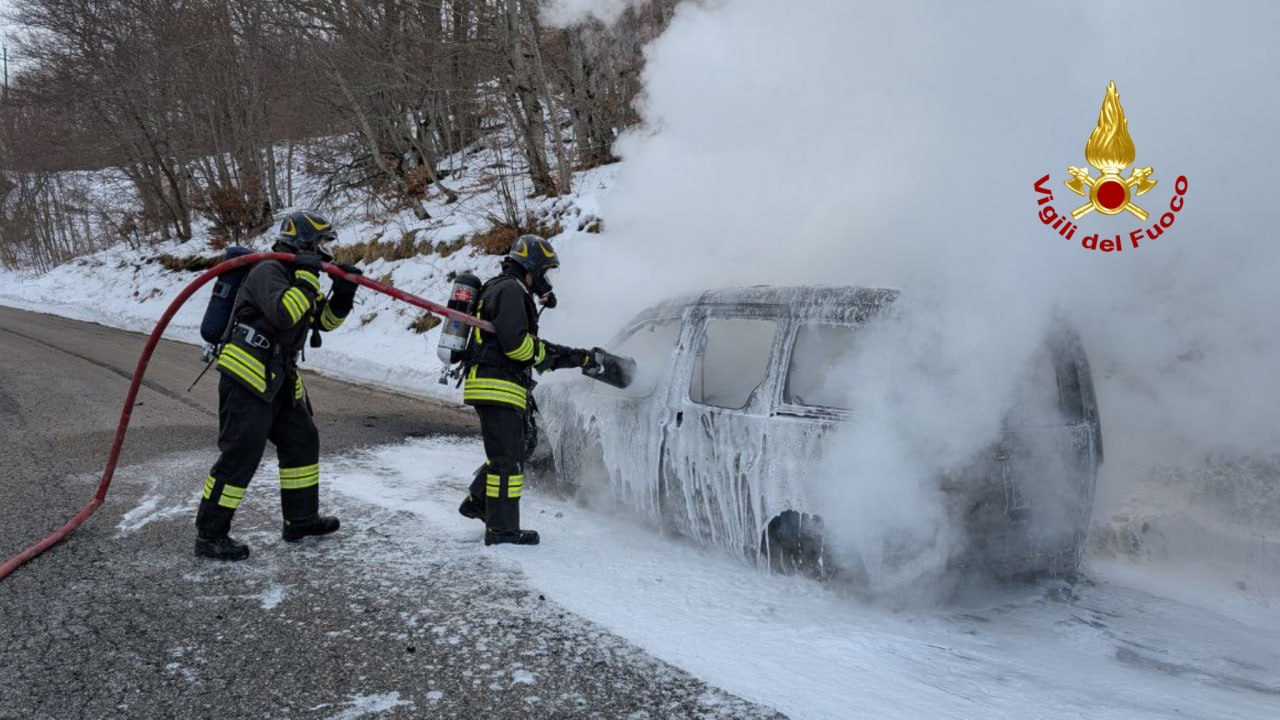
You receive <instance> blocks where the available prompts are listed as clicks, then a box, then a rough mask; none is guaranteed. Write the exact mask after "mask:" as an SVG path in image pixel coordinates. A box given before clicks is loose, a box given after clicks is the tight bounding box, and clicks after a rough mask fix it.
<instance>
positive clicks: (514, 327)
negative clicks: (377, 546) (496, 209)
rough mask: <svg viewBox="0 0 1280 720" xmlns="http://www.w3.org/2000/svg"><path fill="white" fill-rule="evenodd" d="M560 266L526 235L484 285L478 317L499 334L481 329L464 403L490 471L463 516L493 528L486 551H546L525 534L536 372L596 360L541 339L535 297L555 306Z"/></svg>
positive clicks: (483, 472) (480, 477)
mask: <svg viewBox="0 0 1280 720" xmlns="http://www.w3.org/2000/svg"><path fill="white" fill-rule="evenodd" d="M559 266H560V259H559V258H558V257H556V253H555V250H554V249H553V248H552V247H551V243H549V242H547V241H546V240H545V239H543V238H541V237H538V236H537V235H521V236H520V237H519V238H517V239H516V241H515V244H514V245H512V247H511V252H510V253H508V254H507V256H506V257H505V258H503V261H502V274H500V275H498V276H497V277H495V278H493V279H492V280H490V281H488V282H487V283H485V284H484V287H483V288H481V290H480V297H479V300H478V304H477V306H476V315H478V316H479V317H480V318H481V319H483V320H488V321H489V322H491V323H493V327H494V332H492V333H491V332H488V331H485V330H481V329H479V328H473V330H472V332H473V336H472V338H471V346H470V348H469V350H468V353H469V358H468V360H467V363H468V369H467V371H466V375H465V380H464V382H465V385H464V386H463V394H462V398H463V402H465V403H466V404H468V405H471V406H473V407H475V409H476V413H477V414H478V415H479V416H480V433H481V435H482V436H483V438H484V451H485V457H486V460H485V464H484V465H483V466H481V468H480V470H479V471H478V472H477V473H476V477H475V480H474V481H473V482H472V483H471V488H470V493H469V494H468V495H467V498H466V499H465V500H463V501H462V505H461V506H460V507H459V508H458V512H460V513H461V514H463V515H464V516H466V517H469V518H475V519H481V520H484V522H485V532H484V544H485V545H496V544H499V543H515V544H518V545H536V544H538V533H537V532H535V531H533V530H523V529H521V527H520V495H521V491H522V490H523V489H524V471H523V469H522V468H523V464H524V458H525V417H524V414H525V412H526V411H527V410H528V407H529V388H530V387H531V385H532V384H533V383H532V380H533V377H532V371H533V370H535V369H536V370H538V371H539V372H545V371H548V370H556V369H561V368H568V367H584V366H586V365H587V364H589V363H590V362H592V359H591V353H589V352H587V351H586V350H576V349H571V348H566V347H562V346H560V345H554V344H552V343H548V342H544V341H543V340H541V339H539V338H538V311H537V308H536V306H535V304H534V297H535V296H536V297H537V298H538V299H539V301H541V302H542V303H543V305H544V306H546V307H552V306H554V305H555V294H554V292H553V291H552V288H551V282H550V279H549V278H548V277H547V274H548V272H550V271H551V270H554V269H556V268H558V267H559Z"/></svg>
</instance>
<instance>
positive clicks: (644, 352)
mask: <svg viewBox="0 0 1280 720" xmlns="http://www.w3.org/2000/svg"><path fill="white" fill-rule="evenodd" d="M679 339H680V318H671V319H669V320H658V321H655V322H647V323H645V324H643V325H641V326H640V327H637V328H636V329H635V330H633V331H632V332H631V334H630V335H627V337H626V338H625V339H624V340H623V341H622V342H621V343H620V344H619V345H618V347H617V349H616V350H614V352H615V353H617V354H618V355H625V356H626V357H629V358H631V359H633V360H635V361H636V376H635V377H634V378H633V379H632V380H631V384H630V385H628V386H627V387H626V389H622V390H619V389H617V388H615V387H613V386H611V385H606V384H604V383H593V384H592V385H593V388H594V389H595V390H596V391H597V392H602V393H607V394H609V395H625V396H627V397H636V398H642V397H649V396H650V395H652V394H653V391H654V390H655V389H656V388H657V386H658V381H659V380H661V379H662V376H663V374H664V372H665V371H666V369H667V365H669V364H670V363H671V351H672V350H673V349H674V348H675V346H676V341H677V340H679Z"/></svg>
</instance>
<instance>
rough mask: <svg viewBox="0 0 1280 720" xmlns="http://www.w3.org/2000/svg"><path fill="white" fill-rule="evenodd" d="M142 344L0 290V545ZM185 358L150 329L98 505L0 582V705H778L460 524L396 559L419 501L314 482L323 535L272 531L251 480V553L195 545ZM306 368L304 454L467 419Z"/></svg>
mask: <svg viewBox="0 0 1280 720" xmlns="http://www.w3.org/2000/svg"><path fill="white" fill-rule="evenodd" d="M143 342H144V338H143V337H142V336H140V335H136V334H132V333H126V332H122V331H118V330H113V329H110V328H106V327H102V326H98V325H92V324H86V323H80V322H75V321H71V320H66V319H63V318H57V317H53V316H47V315H37V314H32V313H27V312H22V311H18V310H12V309H8V308H0V457H2V458H3V459H2V461H0V560H3V559H5V558H7V557H9V556H11V555H13V554H14V553H16V552H18V551H20V550H21V549H23V548H25V547H27V546H28V545H30V544H31V543H32V542H34V541H36V540H38V539H40V538H43V537H45V536H46V535H48V534H49V533H51V532H52V531H54V530H55V529H57V528H58V527H60V526H61V525H62V524H63V523H64V522H65V521H66V520H67V519H68V518H70V517H71V516H72V515H73V514H74V513H75V512H76V511H77V510H79V509H80V508H81V507H82V506H83V505H84V504H85V503H86V502H87V501H88V499H89V498H90V497H91V495H92V493H93V490H94V488H95V487H96V485H97V482H98V478H99V476H100V474H101V472H102V466H103V463H104V461H105V458H106V454H107V450H108V449H109V447H110V443H111V439H112V437H113V435H114V431H115V426H116V422H117V420H118V417H119V413H120V403H121V402H122V400H123V398H124V394H125V391H126V389H127V386H128V381H129V378H130V377H131V374H132V372H133V368H134V366H135V364H136V362H137V357H138V354H139V352H140V350H141V348H142V345H143ZM319 352H323V350H320V351H319ZM200 367H201V365H200V363H199V357H198V350H197V349H196V348H194V347H192V346H190V345H183V344H178V343H170V342H164V343H162V344H161V346H160V347H159V349H158V350H157V353H156V355H155V357H154V359H153V360H152V362H151V366H150V368H149V369H148V370H147V373H146V382H145V386H144V389H143V390H142V392H141V393H140V394H139V397H138V404H137V406H136V407H135V409H134V414H133V422H132V424H131V426H130V432H129V436H128V439H127V441H126V443H125V450H124V454H123V456H122V459H121V464H122V466H121V468H120V469H119V470H118V471H117V474H116V480H115V483H114V484H113V486H112V491H111V493H110V494H109V495H108V497H107V501H106V503H105V504H104V505H103V507H102V508H101V509H99V511H98V512H97V513H96V514H95V515H94V516H93V517H91V518H90V519H89V521H88V522H87V523H86V524H85V525H84V526H83V527H81V528H80V529H79V530H77V531H76V532H75V533H74V534H73V535H72V536H71V537H70V538H69V539H68V540H66V541H64V542H63V543H61V544H60V545H58V546H56V547H54V548H53V549H51V550H50V551H48V552H46V553H45V554H44V555H42V556H41V557H39V558H37V559H35V560H34V561H32V562H31V563H29V564H28V565H26V566H25V567H23V568H20V569H19V570H18V571H17V572H15V573H14V574H13V575H11V576H10V577H8V578H7V579H5V580H0V718H23V719H28V718H59V719H61V718H107V717H128V718H172V717H188V718H260V717H261V718H266V717H271V718H277V717H279V718H286V717H287V718H311V717H315V718H358V717H459V718H471V717H476V718H479V717H485V718H526V717H527V718H578V717H582V718H624V717H625V718H668V717H680V718H684V717H734V718H740V717H776V715H775V713H773V711H772V710H770V709H768V708H761V707H758V706H754V705H751V704H748V703H746V702H744V701H741V700H739V699H737V698H735V697H732V696H729V695H727V694H725V693H723V692H722V691H719V690H717V689H715V688H711V687H708V686H706V685H705V684H704V683H702V682H700V681H698V680H697V679H696V678H693V677H691V676H689V675H688V674H686V673H684V672H682V671H680V670H677V669H675V668H673V667H671V666H669V665H667V664H665V663H662V662H660V661H658V660H655V659H653V658H652V657H650V656H648V655H646V654H645V653H644V652H643V651H641V650H639V649H638V648H636V647H634V646H632V645H630V644H628V643H627V642H625V641H623V640H621V639H619V638H617V637H615V636H612V635H610V634H609V633H608V632H607V631H605V630H603V629H601V628H599V627H596V626H594V625H592V624H590V623H588V622H586V621H584V620H582V619H580V618H577V617H575V616H572V615H571V614H569V613H567V612H566V611H564V610H563V609H561V608H559V607H557V606H556V605H555V604H554V603H552V602H550V601H548V600H545V599H544V598H543V597H541V596H540V595H538V594H537V593H536V592H533V591H530V590H529V589H528V588H527V587H526V586H525V584H524V583H523V581H522V579H521V578H520V577H519V576H518V575H513V574H512V571H511V570H510V569H509V566H508V565H502V564H498V563H494V562H493V561H492V560H491V559H490V558H489V557H488V556H486V554H485V553H484V552H483V551H482V550H481V545H480V543H479V542H475V543H467V544H459V543H456V542H448V541H444V540H441V541H439V542H438V543H436V545H435V546H433V547H432V554H431V557H430V558H428V559H426V560H425V561H422V560H420V561H419V562H415V563H414V564H413V565H412V567H405V563H402V562H398V561H397V558H398V557H403V552H399V551H398V550H397V549H398V548H400V549H403V548H404V547H408V546H409V544H408V543H406V539H407V538H409V537H410V536H412V535H413V534H414V533H415V532H416V531H418V530H420V528H419V527H418V525H419V524H420V523H421V522H422V520H421V518H417V517H415V516H413V515H410V514H409V513H399V512H388V511H385V510H377V509H373V508H370V507H367V506H362V505H360V504H358V503H354V502H353V501H350V500H347V499H342V498H333V497H330V496H328V495H327V494H325V492H324V490H323V481H322V491H321V503H322V508H323V509H326V510H328V511H330V512H336V513H337V514H339V515H340V516H341V517H342V519H343V529H342V530H341V531H340V532H339V533H338V534H337V535H336V536H333V537H330V538H323V539H310V540H307V541H306V542H303V543H300V544H297V545H287V544H285V543H283V542H282V541H280V539H279V522H280V519H279V510H278V509H277V508H278V506H275V505H274V504H273V503H271V502H268V501H266V499H267V498H269V497H270V494H269V493H267V492H261V488H259V490H260V492H259V493H258V494H251V495H250V497H249V498H248V499H246V502H245V504H244V505H243V506H242V508H241V511H240V513H239V514H238V515H237V518H236V526H235V532H236V535H237V536H238V537H240V538H241V539H243V540H246V541H248V542H249V543H250V544H251V545H252V546H253V551H254V554H253V557H251V558H250V559H249V560H248V561H247V562H244V563H234V564H223V563H216V562H213V561H208V560H202V559H198V558H195V557H194V556H193V554H192V542H193V539H194V524H193V523H194V508H195V503H196V499H197V495H198V493H199V490H200V484H201V482H202V480H203V478H204V475H205V473H206V472H207V470H208V466H209V465H210V464H211V463H212V462H213V460H214V457H215V453H216V449H215V440H216V433H217V428H216V397H215V394H216V393H215V389H216V385H217V382H216V377H212V374H211V375H210V376H206V378H205V379H204V380H203V381H202V382H201V384H200V385H199V386H198V387H197V388H196V389H195V390H194V391H192V392H190V393H188V392H187V391H186V388H187V386H188V385H190V383H191V381H192V380H193V379H194V377H195V374H196V373H197V372H198V371H199V369H200ZM308 387H309V389H310V392H311V395H312V399H313V401H314V404H315V406H316V410H317V424H318V425H319V427H320V433H321V440H322V457H321V463H322V468H323V463H324V458H325V457H326V456H328V457H332V456H334V455H336V454H342V453H354V454H358V453H359V452H360V448H362V447H366V446H371V445H378V444H387V443H395V442H399V441H402V440H404V439H405V438H406V437H413V436H425V435H436V434H455V435H456V434H472V433H474V432H475V430H476V427H475V423H474V420H473V416H472V413H471V412H469V411H468V410H466V409H465V408H459V407H453V406H446V405H443V404H439V403H434V402H432V401H428V400H423V399H420V398H410V397H406V396H401V395H396V394H393V393H389V392H384V391H380V390H376V389H372V388H368V387H362V386H358V385H351V384H346V383H341V382H337V381H334V380H329V379H326V378H322V377H318V376H310V377H309V378H308ZM269 457H270V449H268V458H269ZM268 462H269V461H268ZM259 482H261V479H260V481H259ZM252 492H253V489H252V488H251V493H252ZM412 547H413V548H415V552H420V550H417V548H420V547H422V543H421V542H420V541H419V542H416V543H414V544H412ZM519 550H520V551H529V552H536V551H537V549H536V548H521V549H519ZM424 568H426V570H425V571H424ZM618 602H626V598H618Z"/></svg>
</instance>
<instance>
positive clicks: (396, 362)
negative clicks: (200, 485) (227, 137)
mask: <svg viewBox="0 0 1280 720" xmlns="http://www.w3.org/2000/svg"><path fill="white" fill-rule="evenodd" d="M455 160H456V161H457V162H458V163H464V162H468V161H469V162H470V166H471V167H474V168H476V169H475V170H473V171H466V172H459V173H457V174H455V175H454V176H451V177H450V180H449V182H450V184H451V186H452V187H453V188H454V189H456V190H459V191H461V192H464V193H466V194H464V195H463V196H462V199H461V200H459V201H458V202H457V203H452V204H446V203H444V202H443V199H442V198H438V199H437V202H434V203H430V202H429V203H428V204H427V209H428V211H429V212H430V214H431V215H432V219H429V220H425V221H420V220H417V219H416V218H414V216H413V215H412V213H409V212H407V211H406V212H402V213H394V214H385V213H373V214H372V217H369V216H368V215H369V214H368V213H364V212H361V211H360V209H359V205H358V201H357V199H355V198H347V199H346V200H345V201H344V202H345V204H342V205H339V206H325V205H319V204H313V205H308V204H307V203H306V202H305V201H303V202H299V203H298V205H297V207H300V208H301V207H314V208H316V209H318V210H320V211H321V212H323V213H327V214H329V215H330V217H331V218H333V219H334V220H335V224H336V225H337V228H338V231H339V241H338V243H336V244H335V246H334V247H342V246H343V245H349V244H353V243H357V242H361V241H364V240H368V239H370V238H378V237H381V238H382V239H383V242H388V241H395V240H397V239H399V238H400V237H401V236H403V235H404V234H405V233H409V232H417V233H418V237H419V238H420V239H429V240H430V241H432V242H434V243H435V244H437V245H441V244H443V245H448V244H450V243H453V242H454V241H456V240H458V239H460V238H466V237H469V236H470V235H472V234H474V233H476V232H480V231H484V230H488V229H489V227H490V225H491V220H490V218H491V217H494V216H498V215H500V210H499V209H498V208H497V207H496V206H497V204H498V202H499V201H498V199H497V198H496V197H495V195H494V194H493V193H492V192H488V191H487V190H486V188H487V186H484V185H483V184H482V182H481V180H480V178H479V176H480V175H481V174H482V168H483V167H484V166H485V161H486V157H485V154H484V153H481V156H480V157H478V158H469V159H467V158H463V159H455ZM301 172H302V170H301V168H300V169H299V173H301ZM613 172H614V168H611V167H604V168H598V169H595V170H590V171H586V172H581V173H578V174H577V175H576V176H575V179H574V180H575V182H574V187H575V191H574V192H573V193H572V194H570V195H567V196H565V197H561V198H556V199H537V200H531V201H528V204H527V208H526V210H527V212H529V213H531V214H534V215H538V216H541V217H546V218H550V219H553V220H557V221H559V222H561V223H562V224H563V226H564V227H565V232H562V233H561V234H559V235H557V236H555V238H554V240H555V242H556V245H557V247H559V248H560V249H561V250H562V252H563V250H564V249H565V248H566V247H567V248H569V252H570V253H571V252H572V247H573V245H574V243H575V241H576V240H577V239H578V238H579V237H580V236H582V235H585V234H586V233H585V232H583V231H582V230H580V229H579V228H580V227H585V226H587V225H589V224H590V222H591V221H592V220H594V219H595V218H596V217H597V216H598V215H597V214H598V212H599V211H598V203H597V195H598V194H599V193H600V192H602V191H603V190H605V189H607V188H608V186H609V183H610V180H611V178H612V175H613ZM97 182H98V183H99V185H100V186H101V187H104V188H106V187H113V183H115V182H116V179H115V178H114V177H113V174H112V173H110V172H109V171H107V172H103V173H99V174H98V177H97ZM301 185H302V187H303V188H304V191H303V192H302V193H301V195H302V196H303V197H305V196H307V195H308V194H312V195H314V194H315V193H317V192H318V190H319V182H318V180H317V179H315V178H304V179H303V181H302V182H301ZM308 190H309V193H308ZM518 190H519V189H517V191H518ZM287 210H288V209H286V210H285V211H282V212H286V211H287ZM207 241H208V234H207V229H201V230H200V231H199V232H198V233H197V234H196V236H195V237H194V238H193V239H191V240H188V241H186V242H177V241H172V240H171V241H166V242H161V243H158V244H155V245H153V246H151V247H149V248H144V249H141V250H135V249H131V248H129V247H127V246H125V245H124V244H118V245H115V246H113V247H111V248H109V249H107V250H104V251H102V252H99V253H95V254H92V255H88V256H85V257H82V258H79V259H77V260H73V261H71V262H68V263H66V264H64V265H62V266H60V267H57V268H55V269H54V270H53V271H51V272H49V273H46V274H43V275H37V274H34V273H28V272H23V271H11V270H4V269H0V303H3V304H5V305H8V306H11V307H18V308H23V309H28V310H34V311H37V312H45V313H53V314H56V315H62V316H66V317H71V318H76V319H79V320H86V321H91V322H96V323H101V324H104V325H110V326H112V327H119V328H124V329H128V330H135V331H139V332H150V331H151V330H152V328H153V327H154V326H155V323H156V321H157V320H158V319H159V318H160V316H161V315H162V314H163V313H164V311H165V309H166V308H167V307H168V305H169V303H170V302H171V300H172V299H173V298H174V297H175V296H176V295H177V293H178V292H179V291H180V290H181V289H182V288H183V287H184V286H185V285H186V284H187V283H189V282H191V281H192V280H194V279H195V278H196V277H197V275H198V273H196V272H183V273H174V272H171V271H169V270H166V269H165V268H164V267H163V266H162V265H161V264H160V263H158V262H156V261H155V259H156V258H158V257H160V256H161V255H172V256H175V257H180V258H185V257H188V256H192V255H199V256H208V257H215V256H217V255H218V252H217V251H214V250H211V249H209V247H208V244H207ZM270 242H271V241H270V234H268V235H267V236H264V237H260V238H257V239H255V241H254V242H253V244H252V247H253V248H254V249H256V250H260V251H265V250H269V249H270ZM360 265H361V268H362V269H363V270H364V272H365V275H366V276H367V277H369V278H371V279H374V280H378V281H381V282H387V281H390V282H391V283H392V284H393V285H394V286H395V287H397V288H399V289H401V290H405V291H408V292H410V293H413V294H415V295H419V296H421V297H424V298H426V299H428V300H433V301H436V302H441V303H443V302H445V300H446V299H447V295H448V290H449V287H450V282H449V280H448V279H447V276H448V275H449V274H450V273H456V272H463V271H470V272H475V273H477V274H479V275H480V276H481V277H482V278H483V277H488V276H490V275H492V274H494V273H495V272H496V271H497V268H498V257H496V256H492V255H486V254H483V253H481V252H479V251H478V250H476V249H475V248H473V247H471V246H470V245H467V246H464V247H463V248H462V249H461V250H458V251H457V252H454V253H452V254H449V255H448V256H447V257H441V256H439V255H436V254H428V255H420V256H417V257H413V258H409V259H405V260H395V261H388V260H374V261H372V262H368V263H361V264H360ZM211 288H212V283H210V284H209V285H207V286H206V287H205V288H204V289H202V290H201V291H200V292H198V293H197V294H196V295H195V296H194V297H192V298H191V300H190V301H189V302H188V303H187V304H186V305H185V306H184V307H183V308H182V309H181V311H180V312H179V313H178V314H177V316H176V317H175V319H174V321H173V322H172V324H171V325H170V328H169V330H168V331H167V332H166V334H165V337H166V338H168V339H171V340H179V341H182V342H190V343H192V344H195V345H200V344H202V341H201V340H200V334H199V326H200V318H201V315H202V313H203V312H204V306H205V304H206V303H207V301H208V298H209V292H210V290H211ZM420 315H421V312H420V311H418V310H417V309H416V308H413V307H410V306H408V305H406V304H404V303H401V302H399V301H396V300H393V299H391V298H390V297H387V296H385V295H380V294H377V293H374V292H372V291H368V290H362V291H361V292H360V293H358V295H357V298H356V306H355V309H354V310H353V311H352V313H351V316H350V318H349V319H348V321H347V322H346V323H345V324H344V325H343V326H342V327H341V328H339V329H338V330H337V331H335V332H333V333H331V334H329V335H328V336H326V342H325V344H324V347H323V349H321V350H320V351H312V352H310V353H308V355H307V358H306V364H305V367H306V368H309V369H312V370H318V371H321V372H324V373H326V374H329V375H333V376H335V377H340V378H343V379H347V380H352V381H357V382H371V383H376V384H379V385H384V386H386V387H390V388H393V389H396V390H401V391H405V392H411V393H416V394H422V395H430V396H437V397H443V398H450V399H460V396H461V393H460V392H459V391H456V390H455V389H454V388H453V387H452V384H450V385H448V386H445V385H440V384H439V383H438V379H439V373H440V369H441V364H440V362H439V361H438V360H437V358H436V343H437V342H438V341H439V336H440V330H439V328H435V329H432V330H429V331H427V332H426V333H423V334H416V333H415V332H413V331H412V330H410V329H409V326H410V325H411V324H412V323H413V322H414V321H415V320H417V319H418V317H419V316H420ZM198 362H199V351H198V350H197V349H193V351H192V367H193V368H196V369H195V370H193V377H194V374H195V372H198Z"/></svg>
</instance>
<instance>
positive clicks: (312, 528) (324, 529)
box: [280, 515, 342, 542]
mask: <svg viewBox="0 0 1280 720" xmlns="http://www.w3.org/2000/svg"><path fill="white" fill-rule="evenodd" d="M341 526H342V523H340V522H338V518H336V517H332V516H329V515H316V516H314V517H312V518H310V519H308V520H295V521H293V522H290V521H288V520H285V521H284V530H282V531H281V533H280V537H282V538H284V539H285V542H298V541H299V540H301V539H302V538H304V537H307V536H308V535H328V534H329V533H331V532H336V531H337V530H338V528H339V527H341Z"/></svg>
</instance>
